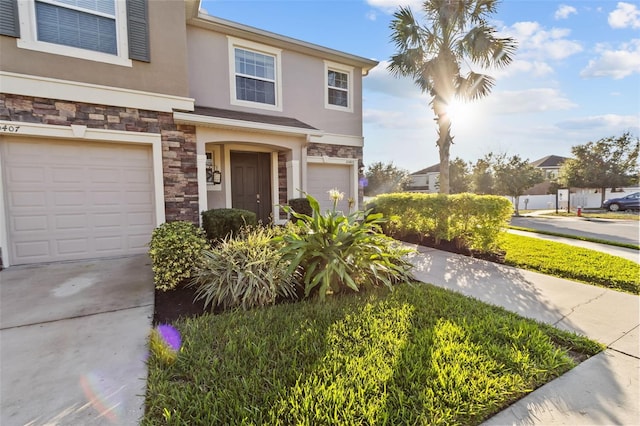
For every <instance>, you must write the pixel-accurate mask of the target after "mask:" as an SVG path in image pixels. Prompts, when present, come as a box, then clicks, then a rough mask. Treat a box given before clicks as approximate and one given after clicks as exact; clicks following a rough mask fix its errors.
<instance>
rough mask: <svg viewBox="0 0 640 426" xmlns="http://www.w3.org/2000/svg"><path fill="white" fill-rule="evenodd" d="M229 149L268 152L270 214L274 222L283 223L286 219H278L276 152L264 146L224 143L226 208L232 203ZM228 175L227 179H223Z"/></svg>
mask: <svg viewBox="0 0 640 426" xmlns="http://www.w3.org/2000/svg"><path fill="white" fill-rule="evenodd" d="M231 151H243V152H263V153H269V154H270V166H271V185H270V188H271V216H272V220H273V223H274V224H283V223H285V222H286V220H281V219H280V207H279V205H278V204H277V203H279V191H278V152H277V151H274V150H273V149H271V148H269V147H266V146H259V145H244V144H225V145H224V174H223V176H222V179H223V182H224V192H225V204H226V205H227V207H228V208H231V206H232V205H233V200H232V196H231ZM225 176H228V177H229V179H225Z"/></svg>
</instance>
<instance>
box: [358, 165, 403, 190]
mask: <svg viewBox="0 0 640 426" xmlns="http://www.w3.org/2000/svg"><path fill="white" fill-rule="evenodd" d="M365 177H366V179H367V184H366V185H365V187H364V195H366V196H370V197H373V196H375V195H378V194H385V193H388V192H401V191H404V190H405V189H406V187H407V185H408V184H409V183H410V182H411V178H410V177H409V172H408V171H407V170H404V169H400V168H398V167H396V166H394V165H393V163H388V164H382V162H377V163H373V164H370V165H369V167H368V168H367V171H366V172H365Z"/></svg>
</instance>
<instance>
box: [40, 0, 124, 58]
mask: <svg viewBox="0 0 640 426" xmlns="http://www.w3.org/2000/svg"><path fill="white" fill-rule="evenodd" d="M36 34H37V37H38V40H39V41H45V42H48V43H56V44H63V45H65V46H71V47H79V48H81V49H88V50H94V51H96V52H103V53H110V54H112V55H117V54H118V43H117V38H116V5H115V2H114V0H57V1H51V0H48V1H46V2H45V1H41V0H37V1H36Z"/></svg>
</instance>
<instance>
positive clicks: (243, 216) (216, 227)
mask: <svg viewBox="0 0 640 426" xmlns="http://www.w3.org/2000/svg"><path fill="white" fill-rule="evenodd" d="M257 223H258V220H257V218H256V214H255V213H254V212H251V211H249V210H244V209H211V210H206V211H203V212H202V227H203V228H204V231H205V232H206V234H207V238H208V239H209V240H210V241H214V242H217V241H220V240H222V239H224V238H227V237H228V236H229V235H236V234H238V233H239V232H240V230H241V229H242V228H244V227H245V226H254V225H257Z"/></svg>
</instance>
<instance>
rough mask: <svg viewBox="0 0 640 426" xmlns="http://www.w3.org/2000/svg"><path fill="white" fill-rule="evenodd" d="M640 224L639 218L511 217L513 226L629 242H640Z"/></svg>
mask: <svg viewBox="0 0 640 426" xmlns="http://www.w3.org/2000/svg"><path fill="white" fill-rule="evenodd" d="M639 224H640V222H638V221H637V220H606V219H588V220H587V219H584V218H574V217H551V218H550V217H544V218H539V217H513V218H512V219H511V225H513V226H521V227H524V228H532V229H538V230H541V231H548V232H557V233H559V234H566V235H577V236H582V237H590V238H598V239H601V240H607V241H616V242H619V243H627V244H638V240H639V238H640V227H639Z"/></svg>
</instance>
